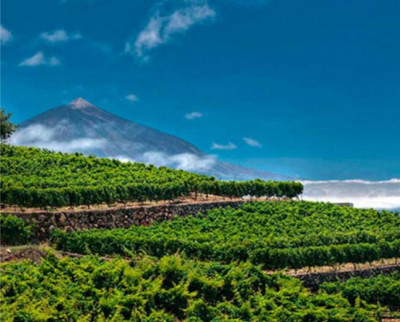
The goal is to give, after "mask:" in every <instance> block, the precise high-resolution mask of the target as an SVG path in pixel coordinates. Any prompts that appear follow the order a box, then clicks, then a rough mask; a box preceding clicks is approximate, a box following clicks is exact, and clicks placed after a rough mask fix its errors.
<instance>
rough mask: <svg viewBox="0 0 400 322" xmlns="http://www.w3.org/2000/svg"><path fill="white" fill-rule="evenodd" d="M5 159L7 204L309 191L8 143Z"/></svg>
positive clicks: (1, 166)
mask: <svg viewBox="0 0 400 322" xmlns="http://www.w3.org/2000/svg"><path fill="white" fill-rule="evenodd" d="M0 155H1V156H0V171H1V174H2V176H1V181H0V192H1V196H2V198H1V199H2V200H1V202H2V203H3V204H7V205H18V206H21V207H42V208H43V207H49V206H50V207H63V206H78V205H95V204H101V203H107V204H113V203H116V202H120V203H125V202H143V201H147V200H153V201H160V200H172V199H175V198H177V197H181V196H187V195H189V194H190V193H195V194H197V193H202V194H205V195H218V196H223V197H243V196H246V195H249V196H255V197H260V196H266V197H278V198H280V197H288V198H294V197H297V196H298V195H300V194H301V193H302V191H303V186H302V184H301V183H298V182H272V181H271V182H266V181H262V180H252V181H242V182H237V181H219V180H216V179H215V178H214V177H208V176H205V175H200V174H195V173H190V172H186V171H183V170H173V169H169V168H166V167H159V168H157V167H155V166H153V165H145V164H143V163H134V162H126V163H123V162H120V161H118V160H111V159H105V158H96V157H92V156H89V157H86V156H83V155H82V154H79V153H75V154H66V153H60V152H59V153H57V152H52V151H47V150H41V149H37V148H26V147H16V146H10V145H6V144H1V146H0Z"/></svg>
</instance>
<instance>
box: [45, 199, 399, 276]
mask: <svg viewBox="0 0 400 322" xmlns="http://www.w3.org/2000/svg"><path fill="white" fill-rule="evenodd" d="M399 237H400V217H399V216H398V214H396V213H393V212H389V211H381V212H379V211H375V210H372V209H369V210H363V209H354V208H348V207H340V206H335V205H331V204H324V203H314V202H281V203H270V202H254V203H251V204H244V205H242V206H241V207H240V208H239V209H237V210H235V209H232V208H224V209H214V210H211V211H209V212H208V213H207V215H206V216H204V217H201V216H199V217H197V216H190V217H187V218H176V219H175V220H173V221H166V222H162V223H154V224H153V225H151V226H150V227H143V226H134V227H131V228H129V229H114V230H96V229H93V230H86V231H76V232H73V233H71V234H68V233H66V232H64V231H54V232H53V234H52V241H53V243H54V244H56V245H57V247H58V248H59V249H62V250H66V251H71V252H76V253H82V254H88V253H95V254H100V255H111V254H120V255H125V256H129V255H131V254H141V253H146V254H149V255H152V256H157V257H162V256H164V255H168V254H174V253H176V252H180V253H182V254H183V255H185V256H187V257H189V258H196V259H200V260H215V261H222V262H235V261H251V262H252V263H253V264H257V265H258V264H260V265H262V266H263V267H264V268H266V269H280V268H301V267H305V266H324V265H334V264H336V263H347V262H353V263H365V262H373V261H375V260H378V259H383V258H393V257H400V238H399Z"/></svg>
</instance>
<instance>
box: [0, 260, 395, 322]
mask: <svg viewBox="0 0 400 322" xmlns="http://www.w3.org/2000/svg"><path fill="white" fill-rule="evenodd" d="M395 278H397V277H396V276H394V277H393V279H395ZM393 283H394V281H393ZM1 285H2V290H1V293H0V295H1V305H2V310H1V321H128V320H129V321H171V322H172V321H178V320H186V319H187V320H188V321H222V320H229V321H377V320H378V319H379V315H380V313H381V311H382V308H380V306H379V305H376V304H374V302H375V301H374V300H372V301H371V303H369V302H368V300H369V299H370V295H368V296H367V297H366V298H365V299H364V298H363V297H359V298H357V299H356V301H355V303H351V301H349V300H347V299H346V297H344V296H342V294H341V293H340V292H337V293H336V292H332V290H333V288H332V287H330V288H329V294H328V293H327V292H326V291H324V290H323V289H322V290H321V291H319V292H318V293H317V294H313V293H311V292H310V291H308V290H307V289H306V288H304V287H303V286H302V285H301V282H300V281H299V280H297V279H295V278H292V277H288V276H284V275H279V274H275V275H267V274H265V273H263V272H262V271H261V270H260V268H259V267H256V266H253V265H251V264H249V263H245V264H244V263H243V264H238V265H221V264H219V263H214V262H207V263H206V262H195V261H188V260H182V259H181V258H180V257H179V256H177V255H175V256H168V257H163V258H162V259H161V260H160V261H154V260H152V259H150V258H148V257H145V258H142V259H140V260H138V261H132V262H130V263H128V262H126V261H123V260H118V259H116V260H113V261H103V260H100V259H98V258H97V257H89V256H87V257H83V258H81V259H70V258H64V259H61V260H59V259H57V258H56V257H55V256H54V255H50V256H49V257H48V258H47V259H46V260H43V261H42V263H41V264H39V265H35V264H33V263H29V262H21V263H15V264H6V265H2V267H1ZM326 288H328V286H326ZM385 304H386V303H385V302H382V303H381V305H385ZM389 304H390V303H389Z"/></svg>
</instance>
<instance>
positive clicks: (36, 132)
mask: <svg viewBox="0 0 400 322" xmlns="http://www.w3.org/2000/svg"><path fill="white" fill-rule="evenodd" d="M60 130H61V125H59V126H55V127H54V128H49V127H46V126H43V125H41V124H34V125H30V126H28V127H26V128H23V129H20V130H18V131H17V132H16V133H15V134H14V135H13V136H12V137H11V138H10V143H11V144H14V145H24V146H35V147H38V148H42V149H49V150H54V151H61V152H85V150H89V149H101V148H103V147H104V146H106V144H107V140H106V139H93V138H78V139H74V140H70V141H57V140H55V137H56V134H57V133H58V132H59V131H60Z"/></svg>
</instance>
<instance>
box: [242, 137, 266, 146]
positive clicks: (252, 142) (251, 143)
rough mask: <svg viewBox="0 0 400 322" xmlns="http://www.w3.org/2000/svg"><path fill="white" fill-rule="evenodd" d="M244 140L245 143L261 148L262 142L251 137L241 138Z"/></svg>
mask: <svg viewBox="0 0 400 322" xmlns="http://www.w3.org/2000/svg"><path fill="white" fill-rule="evenodd" d="M243 140H244V142H246V144H247V145H250V146H253V147H256V148H261V147H262V144H261V143H260V142H258V141H256V140H254V139H252V138H243Z"/></svg>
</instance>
